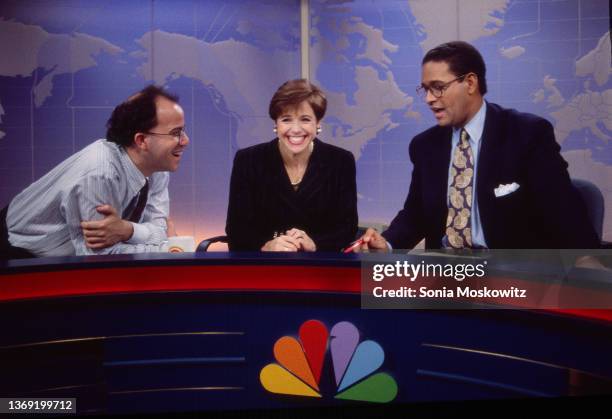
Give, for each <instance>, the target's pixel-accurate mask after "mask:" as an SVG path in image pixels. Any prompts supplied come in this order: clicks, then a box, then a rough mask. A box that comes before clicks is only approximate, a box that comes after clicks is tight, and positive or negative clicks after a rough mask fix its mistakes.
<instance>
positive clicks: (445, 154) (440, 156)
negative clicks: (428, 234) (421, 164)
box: [424, 127, 453, 225]
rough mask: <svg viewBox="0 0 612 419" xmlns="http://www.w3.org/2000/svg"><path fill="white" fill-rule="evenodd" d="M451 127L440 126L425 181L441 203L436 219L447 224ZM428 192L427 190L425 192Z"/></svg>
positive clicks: (437, 208) (433, 200)
mask: <svg viewBox="0 0 612 419" xmlns="http://www.w3.org/2000/svg"><path fill="white" fill-rule="evenodd" d="M452 134H453V131H452V129H451V128H448V127H443V128H440V132H439V133H438V134H437V135H436V138H435V139H434V140H435V144H434V147H435V149H434V150H433V151H432V152H431V153H429V158H430V166H431V169H432V170H428V171H427V172H426V175H425V178H424V182H425V185H424V186H425V187H427V188H429V187H430V186H428V185H431V186H432V188H431V190H430V193H432V194H433V196H432V197H431V199H432V202H435V203H439V204H438V206H437V207H436V219H441V220H443V225H446V214H447V212H448V203H447V197H448V176H449V174H448V168H449V165H450V155H451V146H452ZM425 193H427V192H425Z"/></svg>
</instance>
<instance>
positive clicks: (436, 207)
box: [383, 103, 599, 249]
mask: <svg viewBox="0 0 612 419" xmlns="http://www.w3.org/2000/svg"><path fill="white" fill-rule="evenodd" d="M451 135H452V129H451V128H450V127H440V126H435V127H432V128H430V129H428V130H427V131H425V132H423V133H421V134H419V135H417V136H416V137H414V139H413V140H412V142H411V143H410V147H409V151H410V158H411V160H412V163H413V166H414V167H413V171H412V181H411V184H410V190H409V192H408V197H407V198H406V202H405V204H404V208H403V209H402V210H401V211H400V212H399V213H398V214H397V216H396V217H395V219H393V221H392V222H391V225H390V226H389V229H388V230H387V231H385V232H384V233H383V236H384V237H385V238H386V239H387V240H388V241H389V243H391V245H392V246H393V247H394V248H402V249H409V248H412V247H414V246H415V245H416V244H417V243H418V242H419V241H420V240H421V239H422V238H423V237H424V238H425V244H426V247H427V248H439V247H441V241H442V238H443V237H444V235H445V229H446V215H447V211H448V207H447V191H448V168H449V162H450V154H451ZM481 141H482V144H481V146H480V152H479V155H478V159H479V160H478V173H477V179H476V182H477V191H476V192H477V197H476V198H477V199H478V209H479V213H480V220H481V223H482V228H483V232H484V237H485V241H486V243H487V246H488V247H489V248H492V249H515V248H523V249H532V248H551V249H564V248H596V247H599V244H598V240H597V236H596V234H595V231H594V229H593V227H592V225H591V223H590V222H589V220H588V217H587V215H586V209H585V207H584V204H583V202H582V200H581V198H580V197H579V195H578V193H577V191H576V190H575V189H574V188H573V187H572V185H571V181H570V177H569V175H568V172H567V163H566V162H565V160H563V158H562V157H561V154H560V147H559V145H558V144H557V142H556V141H555V137H554V132H553V127H552V125H551V124H550V123H549V122H548V121H546V120H545V119H543V118H540V117H538V116H535V115H531V114H526V113H520V112H517V111H516V110H512V109H504V108H502V107H501V106H498V105H495V104H492V103H487V111H486V117H485V124H484V130H483V134H482V138H481ZM513 182H516V183H518V184H519V185H520V186H519V189H517V190H516V191H515V192H513V193H511V194H508V195H506V196H503V197H499V198H496V197H495V194H494V192H493V191H494V189H495V188H497V187H498V186H499V185H501V184H511V183H513Z"/></svg>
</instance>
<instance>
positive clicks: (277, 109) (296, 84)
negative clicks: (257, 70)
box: [269, 79, 327, 121]
mask: <svg viewBox="0 0 612 419" xmlns="http://www.w3.org/2000/svg"><path fill="white" fill-rule="evenodd" d="M303 101H306V102H308V104H309V105H310V106H311V107H312V110H313V111H314V114H315V116H316V117H317V121H320V120H321V119H323V117H324V116H325V110H326V109H327V99H326V98H325V94H324V93H323V91H321V89H319V88H318V87H317V86H315V85H314V84H312V83H310V82H309V81H308V80H305V79H296V80H289V81H288V82H285V83H284V84H283V85H282V86H281V87H279V88H278V90H277V91H276V93H274V96H272V100H271V101H270V108H269V113H270V118H272V119H273V120H275V121H276V119H277V118H278V117H279V116H281V114H282V113H283V112H284V111H285V110H287V109H290V108H294V107H297V106H298V105H299V104H300V103H302V102H303Z"/></svg>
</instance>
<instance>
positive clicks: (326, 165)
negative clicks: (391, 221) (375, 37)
mask: <svg viewBox="0 0 612 419" xmlns="http://www.w3.org/2000/svg"><path fill="white" fill-rule="evenodd" d="M326 107H327V100H326V99H325V94H324V93H323V92H322V91H321V90H320V89H319V88H318V87H317V86H315V85H313V84H312V83H310V82H308V81H306V80H303V79H299V80H291V81H288V82H286V83H285V84H283V85H282V86H281V87H280V88H279V89H278V90H277V91H276V93H275V94H274V96H273V97H272V100H271V102H270V108H269V114H270V118H271V119H272V120H273V121H274V126H273V131H274V132H275V133H276V134H277V135H278V136H277V138H275V139H273V140H272V141H270V142H268V143H264V144H259V145H256V146H253V147H249V148H246V149H244V150H240V151H238V152H237V153H236V157H235V159H234V167H233V170H232V178H231V183H230V200H229V207H228V212H227V224H226V232H227V235H228V241H229V248H230V250H251V251H252V250H263V251H293V252H296V251H317V250H319V251H338V250H340V249H341V248H342V247H343V246H345V245H347V244H348V243H349V242H351V241H352V240H353V239H354V236H355V233H356V231H357V190H356V182H355V158H354V157H353V155H352V154H351V153H350V152H349V151H346V150H343V149H341V148H339V147H336V146H333V145H330V144H326V143H324V142H322V141H321V140H319V139H318V138H317V137H316V136H317V134H318V133H320V132H321V127H320V124H321V120H322V119H323V117H324V116H325V110H326Z"/></svg>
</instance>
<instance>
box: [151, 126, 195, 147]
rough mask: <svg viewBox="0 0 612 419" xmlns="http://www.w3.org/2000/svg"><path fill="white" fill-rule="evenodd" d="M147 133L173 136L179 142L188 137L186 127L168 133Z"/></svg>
mask: <svg viewBox="0 0 612 419" xmlns="http://www.w3.org/2000/svg"><path fill="white" fill-rule="evenodd" d="M145 134H151V135H166V136H170V137H173V138H174V139H175V140H176V142H177V143H179V144H180V143H181V141H183V140H184V139H186V138H187V132H186V131H185V128H180V129H176V130H174V131H172V132H170V133H168V134H162V133H161V132H146V133H145Z"/></svg>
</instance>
